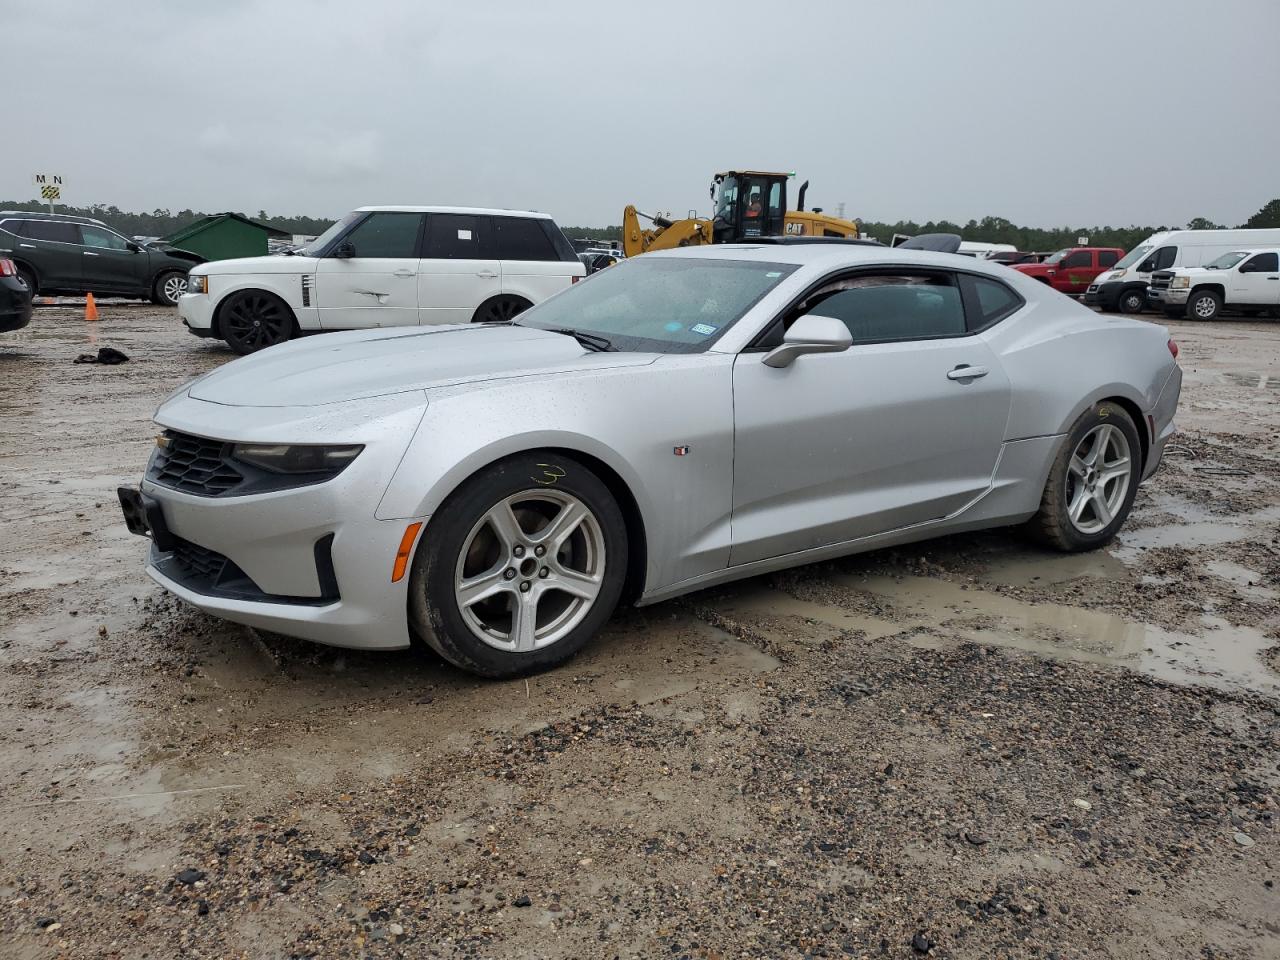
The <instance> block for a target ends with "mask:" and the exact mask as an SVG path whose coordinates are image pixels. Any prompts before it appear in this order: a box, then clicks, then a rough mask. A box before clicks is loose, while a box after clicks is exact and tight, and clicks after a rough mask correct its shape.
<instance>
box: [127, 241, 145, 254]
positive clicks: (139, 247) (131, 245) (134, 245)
mask: <svg viewBox="0 0 1280 960" xmlns="http://www.w3.org/2000/svg"><path fill="white" fill-rule="evenodd" d="M129 249H130V250H131V251H132V252H133V253H141V252H142V244H140V243H134V242H133V241H132V240H130V241H129Z"/></svg>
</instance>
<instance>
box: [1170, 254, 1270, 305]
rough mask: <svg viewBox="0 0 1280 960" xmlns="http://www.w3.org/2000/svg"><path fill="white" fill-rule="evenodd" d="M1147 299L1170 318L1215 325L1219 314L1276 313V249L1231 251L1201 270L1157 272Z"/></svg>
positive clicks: (1185, 269)
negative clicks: (1234, 312)
mask: <svg viewBox="0 0 1280 960" xmlns="http://www.w3.org/2000/svg"><path fill="white" fill-rule="evenodd" d="M1150 298H1151V300H1152V301H1153V302H1154V303H1156V304H1158V305H1159V306H1161V307H1163V308H1164V310H1165V312H1166V313H1168V314H1169V315H1170V316H1177V315H1180V314H1182V313H1183V312H1184V311H1185V313H1186V316H1187V318H1188V319H1190V320H1213V319H1214V318H1216V317H1217V316H1218V314H1220V313H1221V312H1222V311H1223V310H1240V311H1242V312H1244V313H1246V314H1257V313H1261V312H1262V311H1264V310H1272V311H1280V247H1270V248H1261V249H1252V250H1234V251H1232V252H1231V253H1224V254H1223V255H1222V256H1220V257H1218V258H1217V259H1216V260H1212V261H1210V262H1209V263H1207V264H1205V265H1204V266H1203V267H1183V268H1181V269H1177V270H1157V271H1156V272H1155V273H1153V274H1152V275H1151V291H1150Z"/></svg>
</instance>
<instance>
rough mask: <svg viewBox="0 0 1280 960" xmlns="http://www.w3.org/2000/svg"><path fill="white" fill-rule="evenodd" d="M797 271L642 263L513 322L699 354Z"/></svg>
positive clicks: (610, 272) (689, 261) (678, 261)
mask: <svg viewBox="0 0 1280 960" xmlns="http://www.w3.org/2000/svg"><path fill="white" fill-rule="evenodd" d="M795 270H796V267H795V265H793V264H785V263H761V262H758V261H749V260H712V259H701V258H693V257H660V256H646V257H638V258H636V259H634V260H627V261H625V262H623V263H619V264H617V265H616V266H612V267H609V268H608V269H607V270H601V271H600V272H599V273H594V274H592V275H591V276H590V277H589V278H588V279H587V280H584V281H583V282H581V283H578V284H575V285H574V286H573V287H570V288H569V289H568V290H566V291H565V292H564V293H562V294H560V295H559V296H555V297H552V298H551V299H550V300H547V301H544V302H543V303H540V304H539V305H538V306H536V307H533V308H531V309H529V310H526V311H525V312H524V313H522V314H521V315H520V318H519V320H517V321H516V322H517V323H518V324H519V325H520V326H522V327H537V328H538V329H540V330H575V331H579V332H582V333H590V334H594V335H596V336H599V337H604V338H606V339H607V340H608V341H609V343H610V345H611V347H612V349H614V350H631V351H652V352H655V353H700V352H701V351H703V350H705V349H707V347H709V346H710V345H711V344H712V343H714V342H715V341H716V340H717V339H718V338H719V337H720V336H721V335H722V334H723V333H724V332H725V331H726V330H728V329H729V327H731V326H732V325H733V324H734V323H736V322H737V321H738V319H739V318H741V317H742V315H743V314H744V313H746V312H747V310H749V309H750V308H751V307H752V306H754V305H755V303H756V302H757V301H759V300H760V298H761V297H763V296H764V295H765V294H766V293H768V292H769V291H770V290H772V289H773V288H774V287H776V286H777V285H778V284H779V283H781V282H782V280H783V278H784V277H786V276H787V275H788V274H791V273H793V272H794V271H795Z"/></svg>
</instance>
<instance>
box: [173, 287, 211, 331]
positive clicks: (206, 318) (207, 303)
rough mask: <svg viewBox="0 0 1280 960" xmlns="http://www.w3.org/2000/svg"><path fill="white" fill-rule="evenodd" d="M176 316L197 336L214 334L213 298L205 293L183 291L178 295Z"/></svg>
mask: <svg viewBox="0 0 1280 960" xmlns="http://www.w3.org/2000/svg"><path fill="white" fill-rule="evenodd" d="M178 316H180V317H181V318H182V322H183V324H185V325H186V328H187V329H188V330H190V331H191V332H192V333H194V334H195V335H196V336H197V337H212V336H216V334H215V333H214V330H213V298H211V297H210V296H209V295H208V294H207V293H184V294H183V295H182V296H180V297H179V298H178Z"/></svg>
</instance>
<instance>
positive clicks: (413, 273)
mask: <svg viewBox="0 0 1280 960" xmlns="http://www.w3.org/2000/svg"><path fill="white" fill-rule="evenodd" d="M417 275H418V274H417V271H414V270H397V271H396V272H395V273H394V274H392V276H395V277H416V276H417Z"/></svg>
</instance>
